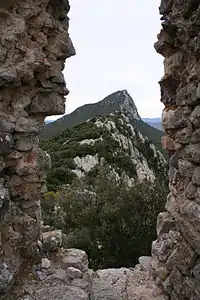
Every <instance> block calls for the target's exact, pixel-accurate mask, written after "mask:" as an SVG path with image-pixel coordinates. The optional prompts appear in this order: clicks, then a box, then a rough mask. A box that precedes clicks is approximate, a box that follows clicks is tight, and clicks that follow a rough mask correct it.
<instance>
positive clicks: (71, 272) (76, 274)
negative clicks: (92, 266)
mask: <svg viewBox="0 0 200 300" xmlns="http://www.w3.org/2000/svg"><path fill="white" fill-rule="evenodd" d="M66 271H67V275H68V276H69V277H70V278H73V279H74V278H82V277H83V273H82V272H81V271H80V270H79V269H76V268H74V267H69V268H67V270H66Z"/></svg>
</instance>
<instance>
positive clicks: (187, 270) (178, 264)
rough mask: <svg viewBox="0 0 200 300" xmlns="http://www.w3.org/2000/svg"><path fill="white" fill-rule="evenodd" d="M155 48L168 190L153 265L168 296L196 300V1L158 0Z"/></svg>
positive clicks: (199, 9)
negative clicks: (160, 64) (159, 59)
mask: <svg viewBox="0 0 200 300" xmlns="http://www.w3.org/2000/svg"><path fill="white" fill-rule="evenodd" d="M160 13H161V15H162V18H161V20H162V29H161V32H160V34H159V35H158V41H157V42H156V44H155V48H156V50H157V52H158V53H160V54H162V55H163V56H164V71H165V75H164V77H163V78H162V79H161V81H160V86H161V100H162V102H163V103H164V105H165V109H164V111H163V127H164V129H165V131H166V136H165V137H164V138H163V146H164V148H166V149H167V150H168V151H169V153H170V171H169V180H170V194H169V196H168V199H167V203H166V212H164V213H160V214H159V216H158V222H157V234H158V239H157V241H155V242H153V245H152V255H153V257H154V260H153V266H154V269H155V270H156V273H157V275H158V276H159V278H160V281H161V283H162V284H163V285H164V288H165V290H166V291H167V293H168V294H169V295H170V297H169V298H170V299H171V300H178V299H180V300H183V299H185V300H186V299H193V300H194V299H195V300H197V299H200V287H199V282H200V2H199V0H182V1H180V0H162V1H161V6H160Z"/></svg>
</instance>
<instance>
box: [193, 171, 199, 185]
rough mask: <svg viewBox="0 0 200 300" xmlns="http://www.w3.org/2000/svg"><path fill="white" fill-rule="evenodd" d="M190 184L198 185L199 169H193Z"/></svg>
mask: <svg viewBox="0 0 200 300" xmlns="http://www.w3.org/2000/svg"><path fill="white" fill-rule="evenodd" d="M192 182H193V183H194V184H196V185H200V167H197V168H195V170H194V173H193V176H192Z"/></svg>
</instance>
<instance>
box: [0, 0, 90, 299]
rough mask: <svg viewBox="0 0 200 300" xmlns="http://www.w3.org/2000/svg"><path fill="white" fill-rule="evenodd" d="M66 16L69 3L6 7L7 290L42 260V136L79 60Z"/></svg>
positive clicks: (1, 205) (0, 160)
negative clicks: (66, 71)
mask: <svg viewBox="0 0 200 300" xmlns="http://www.w3.org/2000/svg"><path fill="white" fill-rule="evenodd" d="M68 11H69V3H68V1H67V0H66V1H48V0H44V1H39V0H27V1H25V2H24V1H23V0H17V1H14V2H13V1H10V0H8V1H6V2H5V1H0V24H1V26H0V33H1V34H0V62H1V67H0V87H1V91H0V172H1V175H2V176H3V181H2V182H3V183H2V184H0V197H1V198H0V213H1V218H0V235H1V236H3V237H5V232H6V230H7V228H13V232H14V233H15V235H14V234H13V236H15V238H13V236H12V237H11V235H9V236H8V237H7V239H5V238H3V239H2V249H5V252H6V254H5V253H1V252H0V261H1V268H0V274H1V271H2V272H4V275H2V276H4V279H2V280H3V281H2V282H4V284H3V283H2V284H3V286H1V290H2V291H3V290H6V289H7V287H6V282H7V284H8V285H9V283H10V282H13V281H14V278H15V273H16V272H17V271H18V270H19V267H20V265H21V264H22V263H23V258H24V257H25V258H26V259H27V261H28V262H29V259H28V258H30V257H31V259H32V258H33V259H34V256H35V259H36V260H38V255H39V254H38V243H37V241H38V240H39V239H40V234H41V211H40V201H39V200H40V199H39V198H40V193H41V192H42V191H44V186H45V185H44V182H45V171H46V170H47V169H48V168H49V167H50V165H51V162H50V157H49V155H48V154H47V153H45V152H43V151H42V150H41V149H39V140H38V133H39V130H40V126H41V125H42V124H43V122H44V118H45V117H46V116H47V115H49V114H51V113H53V114H54V113H58V114H59V113H63V112H64V105H65V97H64V96H65V95H66V94H67V93H68V90H67V89H66V87H65V81H64V79H63V75H62V70H63V68H64V62H65V59H66V58H67V57H70V56H71V55H74V54H75V50H74V47H73V44H72V41H71V39H70V38H69V34H68V27H69V24H68V17H67V13H68ZM11 225H12V226H11ZM17 237H18V238H17ZM56 239H57V240H56V244H57V247H58V246H59V245H60V240H59V239H58V238H57V237H56ZM58 240H59V242H58ZM51 246H52V247H53V248H54V246H53V244H52V245H51ZM11 249H12V250H11ZM5 256H6V258H5ZM15 260H16V267H14V262H15ZM6 274H7V275H6ZM9 274H10V275H9ZM0 276H1V275H0ZM9 276H10V277H9ZM9 278H10V279H9ZM0 281H1V280H0ZM0 284H1V283H0ZM74 297H75V296H74ZM84 297H85V296H84ZM84 297H83V298H84ZM36 298H37V297H36ZM37 299H39V298H37Z"/></svg>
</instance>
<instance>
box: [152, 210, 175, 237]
mask: <svg viewBox="0 0 200 300" xmlns="http://www.w3.org/2000/svg"><path fill="white" fill-rule="evenodd" d="M175 226H176V224H175V219H174V217H173V216H172V215H171V214H169V213H168V212H161V213H159V215H158V218H157V226H156V230H157V235H158V236H159V235H160V234H162V233H168V232H169V231H170V230H171V229H175Z"/></svg>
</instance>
